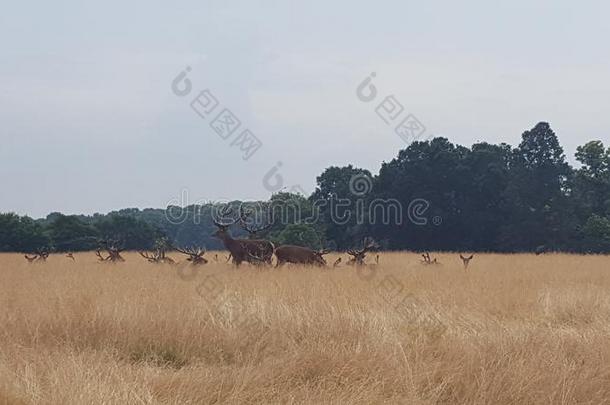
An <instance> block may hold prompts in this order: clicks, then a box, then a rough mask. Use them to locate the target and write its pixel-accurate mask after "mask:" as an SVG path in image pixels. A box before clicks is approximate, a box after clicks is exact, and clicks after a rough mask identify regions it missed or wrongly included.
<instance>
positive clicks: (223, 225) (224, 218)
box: [212, 206, 239, 240]
mask: <svg viewBox="0 0 610 405" xmlns="http://www.w3.org/2000/svg"><path fill="white" fill-rule="evenodd" d="M232 214H233V209H232V208H231V207H229V206H225V207H223V208H222V209H221V210H220V212H219V217H218V218H212V222H214V225H216V228H218V230H217V231H216V232H214V234H213V236H215V237H217V238H219V239H222V240H224V239H226V238H227V237H230V234H229V228H230V227H231V226H232V225H235V224H236V223H237V222H238V221H239V220H238V219H233V218H231V215H232Z"/></svg>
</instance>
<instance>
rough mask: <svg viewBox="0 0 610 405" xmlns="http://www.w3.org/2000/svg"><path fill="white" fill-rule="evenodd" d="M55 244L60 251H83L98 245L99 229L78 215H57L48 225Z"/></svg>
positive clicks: (48, 230)
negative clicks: (83, 220)
mask: <svg viewBox="0 0 610 405" xmlns="http://www.w3.org/2000/svg"><path fill="white" fill-rule="evenodd" d="M47 232H48V234H49V236H50V238H51V240H52V242H53V246H54V247H55V248H56V249H57V250H59V251H83V250H91V249H94V248H95V247H96V239H97V237H98V236H99V235H98V232H97V230H96V229H95V228H94V227H93V226H92V225H89V224H86V223H84V222H82V221H81V220H80V219H79V218H78V217H76V216H66V215H61V214H60V215H57V216H55V217H54V220H53V222H52V223H51V224H49V225H48V227H47Z"/></svg>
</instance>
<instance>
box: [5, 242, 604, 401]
mask: <svg viewBox="0 0 610 405" xmlns="http://www.w3.org/2000/svg"><path fill="white" fill-rule="evenodd" d="M171 256H174V257H175V258H177V255H175V254H174V255H171ZM207 257H208V258H210V257H213V253H212V254H208V256H207ZM335 257H336V256H335ZM433 257H438V258H439V261H440V262H441V263H442V265H440V266H423V265H421V264H420V263H419V256H418V255H416V254H411V253H404V254H384V255H382V257H381V263H380V265H379V266H378V267H373V268H369V269H367V270H365V271H360V272H357V271H356V270H355V269H353V268H348V267H340V268H338V269H311V268H296V267H286V268H283V269H280V270H273V269H257V268H251V267H247V266H245V267H243V268H241V269H239V270H236V269H234V268H232V267H230V266H228V265H226V264H214V263H211V264H210V265H208V266H205V267H202V268H201V269H200V271H199V272H197V273H194V274H193V273H192V272H190V268H182V267H180V268H178V269H176V268H172V267H169V266H158V265H153V264H148V263H146V262H145V261H144V260H143V259H142V258H140V257H139V256H137V255H136V254H133V253H132V254H127V255H126V258H127V262H126V263H123V264H117V265H108V264H106V265H104V264H99V263H96V260H95V257H94V255H93V254H92V253H88V254H79V255H76V260H77V261H76V262H75V263H73V262H71V261H70V260H69V259H66V258H64V257H62V256H60V255H55V256H51V257H50V258H49V261H48V262H47V263H46V264H28V263H26V262H25V260H24V259H23V257H21V256H19V255H2V256H0V308H1V312H0V403H2V404H5V403H7V404H30V403H31V404H90V403H96V404H101V403H105V404H126V403H129V404H132V403H133V404H139V403H142V404H157V403H159V404H199V403H231V404H247V403H314V404H319V403H334V404H344V403H355V404H369V403H375V404H379V403H390V404H393V403H395V404H399V403H400V404H405V403H409V404H432V403H451V404H455V403H469V404H479V403H485V404H507V403H512V404H515V403H527V404H532V403H544V404H549V403H552V404H573V403H590V404H601V403H610V258H608V257H595V256H589V257H584V256H570V255H546V256H539V257H536V256H533V255H514V256H510V255H504V256H503V255H478V256H477V257H475V259H474V261H473V263H472V264H471V267H470V269H469V270H468V271H464V269H463V267H462V263H461V261H460V260H459V258H458V257H457V255H453V254H451V255H449V254H438V255H433ZM332 259H334V258H333V257H331V258H330V262H331V263H332V261H334V260H332Z"/></svg>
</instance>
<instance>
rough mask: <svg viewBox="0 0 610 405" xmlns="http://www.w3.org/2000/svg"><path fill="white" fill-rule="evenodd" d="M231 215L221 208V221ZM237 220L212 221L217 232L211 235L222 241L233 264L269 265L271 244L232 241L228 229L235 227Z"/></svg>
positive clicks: (271, 250)
mask: <svg viewBox="0 0 610 405" xmlns="http://www.w3.org/2000/svg"><path fill="white" fill-rule="evenodd" d="M231 213H232V209H231V208H226V207H225V208H223V209H222V210H221V219H222V220H223V221H227V218H228V217H230V215H231ZM238 221H239V219H229V220H228V222H226V223H224V222H220V221H218V220H216V219H213V222H214V225H216V227H217V228H218V230H217V231H216V232H215V233H214V234H213V236H215V237H217V238H218V239H220V240H221V241H222V243H223V244H224V246H225V248H226V249H227V250H228V251H229V252H230V254H231V257H232V258H233V264H235V265H236V266H240V265H241V264H242V263H243V262H247V263H251V264H261V262H262V263H264V264H268V265H270V264H271V260H272V259H273V252H274V250H275V246H273V243H271V242H269V241H268V240H264V239H233V237H232V236H231V233H230V232H229V228H230V227H231V226H232V225H235V224H236V223H237V222H238Z"/></svg>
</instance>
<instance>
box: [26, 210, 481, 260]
mask: <svg viewBox="0 0 610 405" xmlns="http://www.w3.org/2000/svg"><path fill="white" fill-rule="evenodd" d="M232 213H233V211H232V209H231V208H226V207H225V208H224V209H222V210H221V212H220V214H221V215H220V218H215V219H213V223H214V225H215V226H216V228H217V230H216V232H214V234H213V236H214V237H216V238H218V239H219V240H220V241H221V242H222V244H223V245H224V247H225V249H226V250H227V251H228V252H229V257H228V258H227V262H229V261H232V263H233V265H234V266H236V267H239V266H240V265H242V264H243V263H248V264H251V265H255V266H271V265H272V264H273V257H274V256H275V258H276V264H275V267H276V268H278V267H282V266H284V265H286V264H295V265H304V266H316V267H327V266H328V263H327V262H326V259H325V258H324V256H326V255H328V254H329V253H330V250H328V249H321V250H313V249H310V248H307V247H302V246H295V245H281V246H278V247H276V246H275V245H274V244H273V243H272V242H271V241H268V240H266V239H262V238H260V237H259V234H260V233H262V232H264V231H266V230H267V229H269V228H270V227H271V226H272V224H268V225H265V226H262V227H253V226H250V225H249V224H248V219H249V218H250V216H251V215H252V213H251V212H245V211H242V210H241V209H240V212H239V215H238V217H237V218H236V219H235V218H233V217H232ZM236 224H239V225H240V227H241V228H242V229H243V230H244V231H245V232H246V233H247V234H248V237H247V238H245V239H244V238H240V239H236V238H233V236H232V235H231V232H230V228H231V226H234V225H236ZM378 249H379V245H378V244H377V243H375V241H374V240H373V239H371V238H364V240H363V241H362V245H361V247H359V248H355V249H350V250H347V252H346V253H347V255H348V256H349V259H348V260H347V261H346V262H345V264H346V265H348V266H355V267H361V266H377V265H379V259H380V258H379V255H378V254H377V255H376V256H375V260H374V263H367V261H366V258H367V254H368V253H370V252H373V251H377V250H378ZM123 251H124V249H123V248H122V246H121V244H120V243H119V242H117V241H115V240H101V241H99V248H98V249H97V250H96V251H95V255H96V257H97V259H98V261H99V262H102V263H118V262H124V261H125V259H124V258H123V256H122V255H121V253H122V252H123ZM170 251H176V252H178V253H181V254H183V255H185V256H187V258H186V262H188V263H189V264H190V265H193V266H199V265H205V264H208V263H209V261H208V260H207V259H206V258H205V257H204V256H205V254H206V253H207V252H206V250H205V249H202V248H200V247H189V248H179V247H175V246H171V245H170V244H169V243H167V241H165V240H164V241H162V243H157V244H156V246H155V250H154V251H153V252H138V254H139V255H140V256H142V258H144V259H145V260H146V261H148V262H149V263H154V264H167V265H176V264H178V263H177V262H176V261H175V260H174V259H172V258H170V257H168V256H167V253H168V252H170ZM49 256H50V252H49V250H48V249H40V250H38V251H36V252H35V253H34V254H33V255H25V259H26V260H27V261H28V262H29V263H36V262H38V263H39V262H46V260H47V259H48V257H49ZM65 257H66V258H68V259H70V260H72V261H76V258H75V257H74V255H73V254H72V253H71V252H69V253H67V254H66V255H65ZM422 257H423V260H422V261H421V264H422V265H426V266H429V265H440V262H439V261H438V260H437V259H436V258H434V259H433V258H431V257H430V253H428V252H426V253H423V254H422ZM459 258H460V260H461V261H462V263H463V266H464V269H468V267H469V265H470V262H471V261H472V259H473V258H474V255H470V256H468V257H465V256H464V255H462V254H460V255H459ZM214 260H215V261H216V262H220V258H219V256H218V254H215V256H214ZM341 263H343V259H342V258H341V257H339V258H338V259H337V260H336V261H335V262H334V263H333V266H332V267H333V268H337V267H339V266H340V265H341Z"/></svg>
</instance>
